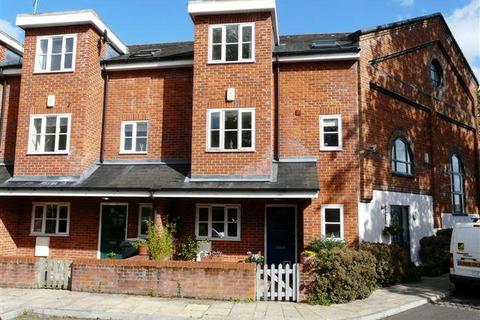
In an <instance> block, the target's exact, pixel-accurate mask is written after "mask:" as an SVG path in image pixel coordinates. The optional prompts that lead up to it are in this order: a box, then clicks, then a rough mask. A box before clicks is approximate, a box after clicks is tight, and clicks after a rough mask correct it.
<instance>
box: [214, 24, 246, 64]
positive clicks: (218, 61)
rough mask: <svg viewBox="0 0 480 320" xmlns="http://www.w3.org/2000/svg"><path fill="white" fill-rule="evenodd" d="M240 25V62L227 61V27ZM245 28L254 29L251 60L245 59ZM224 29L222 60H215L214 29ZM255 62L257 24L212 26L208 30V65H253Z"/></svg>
mask: <svg viewBox="0 0 480 320" xmlns="http://www.w3.org/2000/svg"><path fill="white" fill-rule="evenodd" d="M229 25H238V60H235V61H227V60H226V54H227V46H226V45H227V26H229ZM243 27H252V41H251V43H252V57H251V58H250V59H243V58H242V56H243V46H242V45H243V39H242V38H243ZM217 28H221V29H222V54H221V56H222V58H221V59H220V60H213V29H217ZM251 62H255V23H254V22H248V23H225V24H212V25H210V26H209V28H208V63H209V64H216V63H251Z"/></svg>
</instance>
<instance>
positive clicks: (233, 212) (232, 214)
mask: <svg viewBox="0 0 480 320" xmlns="http://www.w3.org/2000/svg"><path fill="white" fill-rule="evenodd" d="M227 216H228V222H237V219H238V215H237V208H228V210H227Z"/></svg>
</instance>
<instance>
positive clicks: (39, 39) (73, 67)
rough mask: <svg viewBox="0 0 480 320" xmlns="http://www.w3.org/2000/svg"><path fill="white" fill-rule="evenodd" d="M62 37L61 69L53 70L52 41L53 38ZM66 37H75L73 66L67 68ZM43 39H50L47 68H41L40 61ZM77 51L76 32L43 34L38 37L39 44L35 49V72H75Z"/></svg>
mask: <svg viewBox="0 0 480 320" xmlns="http://www.w3.org/2000/svg"><path fill="white" fill-rule="evenodd" d="M58 37H62V38H63V40H62V53H61V59H60V70H51V64H52V43H53V38H58ZM66 38H73V52H72V67H71V68H65V67H64V62H65V47H66V46H65V39H66ZM42 40H48V45H47V63H46V69H45V70H42V69H40V66H39V62H40V42H41V41H42ZM76 52H77V35H76V34H58V35H50V36H41V37H37V45H36V51H35V66H34V71H33V72H34V73H59V72H74V71H75V61H76Z"/></svg>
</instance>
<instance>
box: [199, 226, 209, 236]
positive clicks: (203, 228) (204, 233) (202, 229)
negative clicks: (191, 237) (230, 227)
mask: <svg viewBox="0 0 480 320" xmlns="http://www.w3.org/2000/svg"><path fill="white" fill-rule="evenodd" d="M198 235H199V236H200V237H207V236H208V223H200V224H199V225H198Z"/></svg>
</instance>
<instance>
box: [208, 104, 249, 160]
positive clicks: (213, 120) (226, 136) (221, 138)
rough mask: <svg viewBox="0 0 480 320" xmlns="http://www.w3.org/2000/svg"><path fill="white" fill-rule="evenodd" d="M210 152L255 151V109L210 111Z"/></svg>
mask: <svg viewBox="0 0 480 320" xmlns="http://www.w3.org/2000/svg"><path fill="white" fill-rule="evenodd" d="M207 132H208V137H207V148H208V150H210V151H253V150H255V109H223V110H220V109H212V110H208V131H207Z"/></svg>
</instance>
